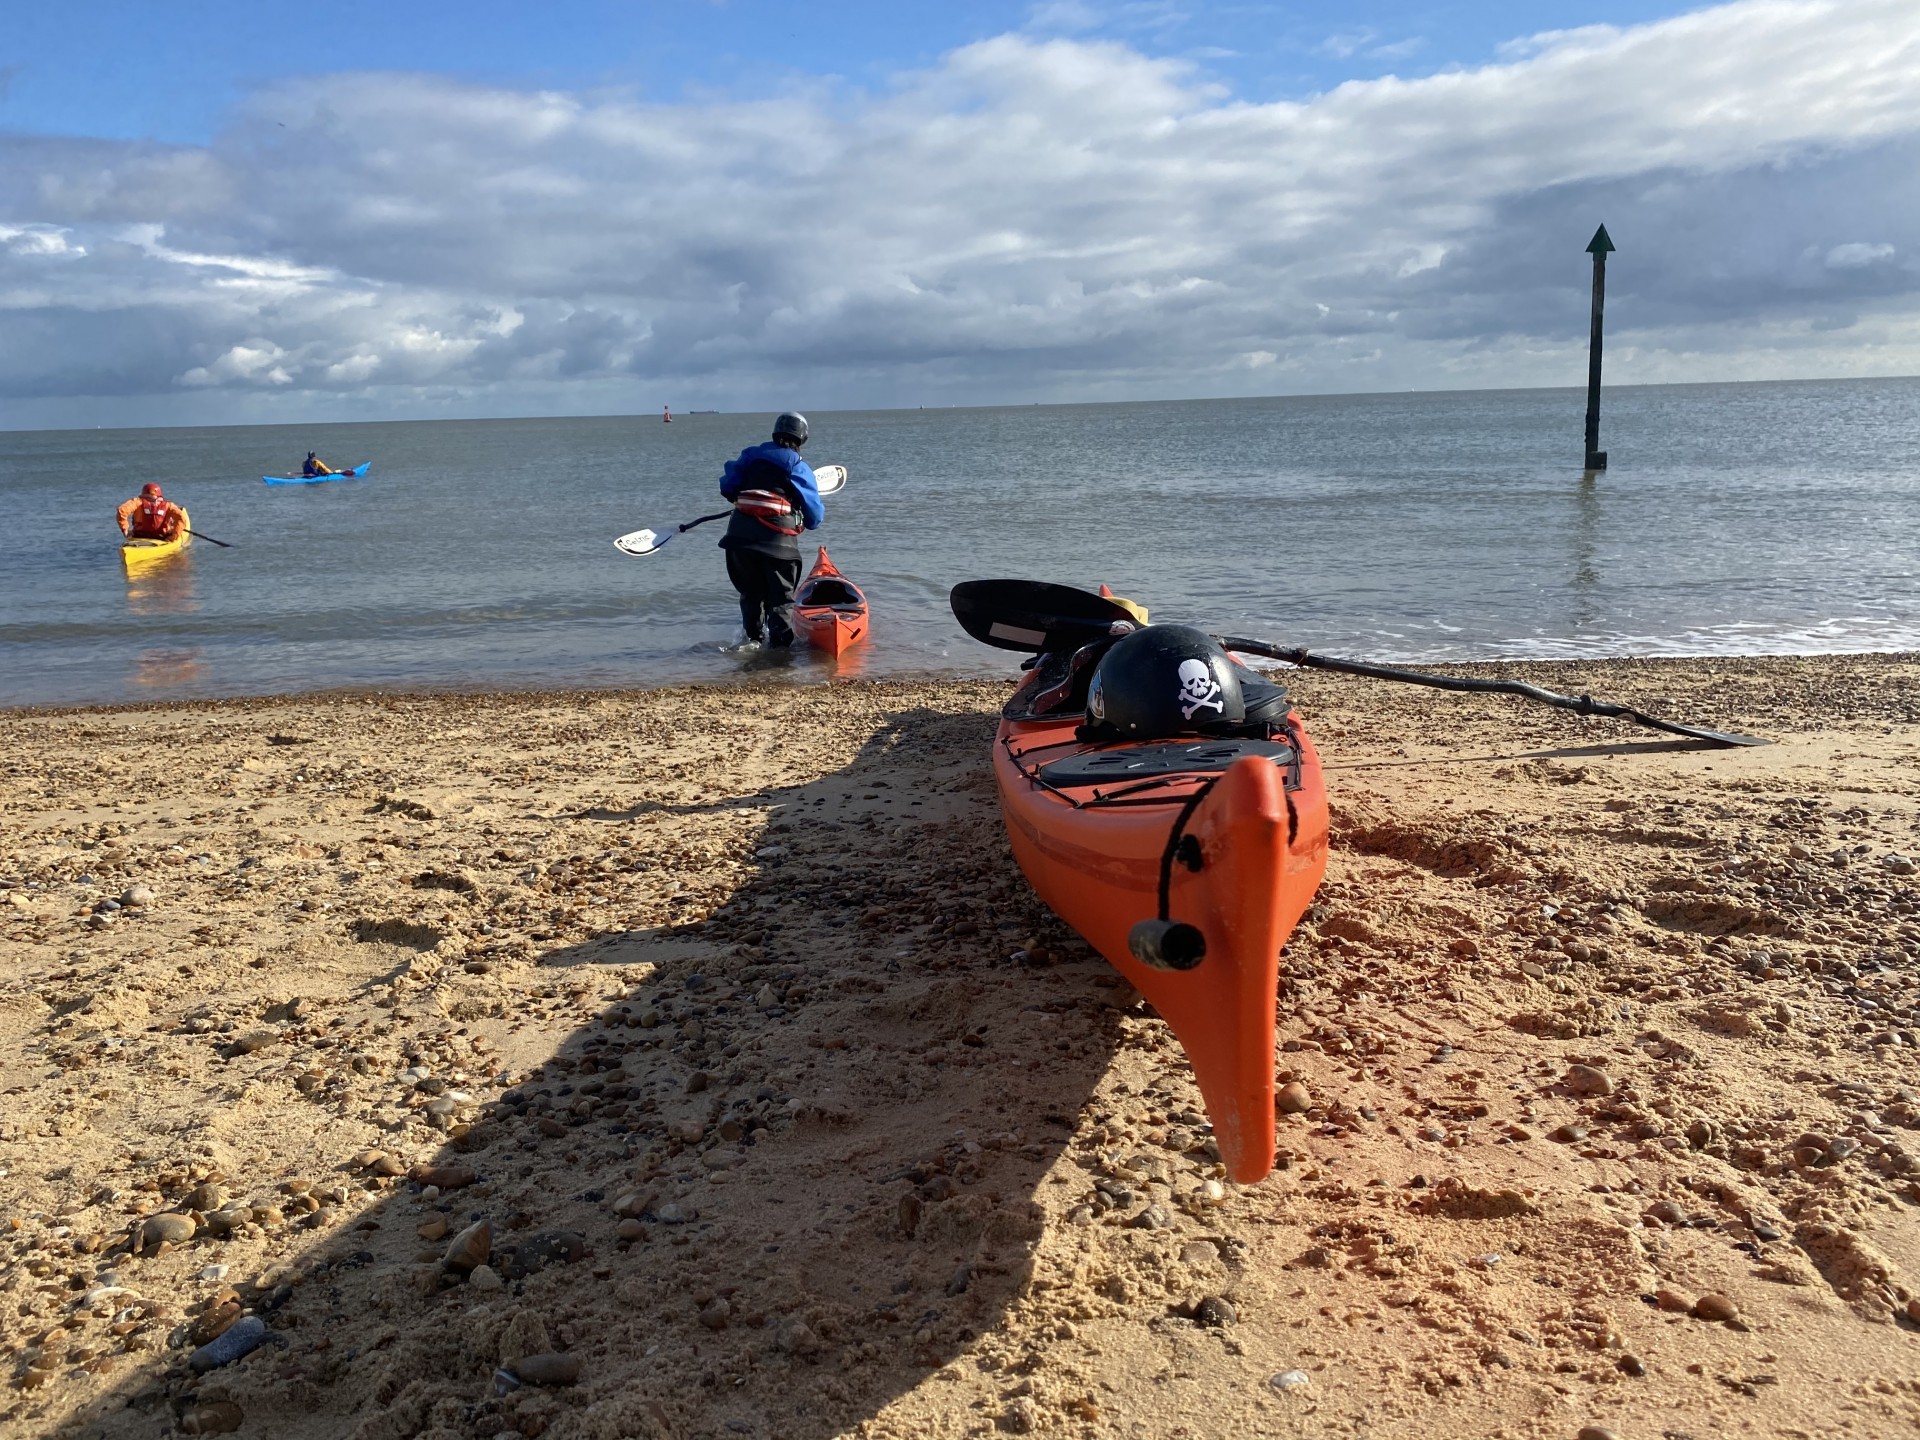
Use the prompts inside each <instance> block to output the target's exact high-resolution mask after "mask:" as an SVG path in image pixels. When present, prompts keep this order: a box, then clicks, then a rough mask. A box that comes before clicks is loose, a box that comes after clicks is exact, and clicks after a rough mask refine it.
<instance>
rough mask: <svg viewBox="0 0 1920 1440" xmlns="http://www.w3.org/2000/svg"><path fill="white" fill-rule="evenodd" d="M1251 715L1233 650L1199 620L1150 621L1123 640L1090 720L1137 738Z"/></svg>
mask: <svg viewBox="0 0 1920 1440" xmlns="http://www.w3.org/2000/svg"><path fill="white" fill-rule="evenodd" d="M1246 715H1247V709H1246V702H1245V700H1244V699H1243V698H1242V696H1241V693H1240V679H1239V676H1238V675H1237V674H1236V673H1235V669H1234V664H1233V662H1232V661H1231V660H1229V659H1228V658H1227V652H1226V651H1224V650H1222V649H1221V648H1220V647H1219V646H1218V645H1217V644H1215V643H1214V641H1213V639H1212V637H1211V636H1209V635H1208V634H1207V633H1206V632H1205V631H1204V630H1196V629H1194V628H1193V626H1191V625H1148V626H1146V627H1144V628H1143V629H1140V630H1136V631H1134V632H1133V633H1132V634H1131V635H1127V636H1123V637H1122V638H1121V639H1119V640H1116V641H1115V642H1114V643H1113V646H1112V648H1111V649H1109V650H1108V651H1107V653H1106V654H1105V655H1103V656H1102V657H1101V659H1100V664H1099V667H1098V668H1097V669H1096V670H1095V671H1094V673H1093V683H1092V686H1091V688H1090V689H1089V691H1088V695H1087V718H1088V720H1089V721H1090V722H1092V723H1093V724H1094V725H1096V726H1098V727H1100V728H1102V729H1105V730H1110V731H1112V732H1113V733H1114V734H1115V735H1116V736H1120V737H1124V738H1126V739H1130V740H1150V739H1155V738H1157V737H1160V736H1169V735H1179V734H1183V733H1185V734H1191V733H1193V732H1194V731H1197V730H1201V729H1211V728H1213V727H1215V726H1218V725H1238V724H1240V723H1241V722H1242V721H1244V720H1245V719H1246Z"/></svg>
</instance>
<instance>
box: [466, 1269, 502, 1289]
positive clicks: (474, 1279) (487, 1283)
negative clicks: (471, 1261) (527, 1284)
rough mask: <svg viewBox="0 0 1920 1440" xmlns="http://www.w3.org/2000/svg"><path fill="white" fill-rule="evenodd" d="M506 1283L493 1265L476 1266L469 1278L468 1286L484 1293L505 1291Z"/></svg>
mask: <svg viewBox="0 0 1920 1440" xmlns="http://www.w3.org/2000/svg"><path fill="white" fill-rule="evenodd" d="M506 1283H507V1282H506V1281H504V1280H502V1279H501V1278H500V1272H499V1271H498V1270H496V1269H494V1268H493V1267H492V1266H491V1265H476V1266H474V1267H473V1271H472V1273H471V1274H469V1275H468V1276H467V1284H469V1285H471V1286H472V1287H473V1288H474V1289H475V1290H478V1291H481V1292H482V1293H485V1292H486V1291H489V1290H500V1289H503V1288H505V1286H506Z"/></svg>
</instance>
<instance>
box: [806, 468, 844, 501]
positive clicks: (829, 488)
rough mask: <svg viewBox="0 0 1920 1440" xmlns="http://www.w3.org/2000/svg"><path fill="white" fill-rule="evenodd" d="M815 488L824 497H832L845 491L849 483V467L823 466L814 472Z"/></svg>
mask: <svg viewBox="0 0 1920 1440" xmlns="http://www.w3.org/2000/svg"><path fill="white" fill-rule="evenodd" d="M813 483H814V487H815V488H816V489H818V490H819V492H820V493H821V494H822V495H831V494H833V493H834V491H836V490H840V489H844V488H845V487H846V483H847V467H846V466H844V465H821V466H819V467H818V468H816V469H815V470H814V472H813Z"/></svg>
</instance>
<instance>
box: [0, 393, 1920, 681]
mask: <svg viewBox="0 0 1920 1440" xmlns="http://www.w3.org/2000/svg"><path fill="white" fill-rule="evenodd" d="M1583 409H1584V394H1583V393H1581V392H1577V391H1572V390H1529V391H1499V392H1478V393H1444V394H1420V395H1404V396H1401V395H1387V396H1360V397H1334V398H1298V399H1270V400H1231V401H1190V402H1169V403H1162V404H1127V405H1082V406H1030V407H1024V408H1013V407H1009V408H1001V409H974V410H911V411H870V412H858V413H839V414H826V413H818V414H815V415H813V416H812V417H810V418H811V419H812V421H813V426H814V439H813V442H812V443H811V444H810V445H809V446H808V447H807V449H808V457H809V458H810V459H812V460H814V461H815V462H816V463H822V462H826V461H838V462H840V463H842V464H845V465H847V466H848V467H849V468H850V469H851V472H852V480H851V482H850V483H849V485H848V487H847V489H846V490H845V491H843V492H842V493H841V494H840V495H839V496H837V497H834V498H833V499H832V500H830V501H829V502H828V515H827V525H826V528H825V529H824V530H823V531H822V532H820V536H819V538H820V539H822V540H824V541H825V542H826V543H827V544H828V545H829V546H830V548H831V553H832V554H833V557H834V559H835V560H836V561H837V562H838V563H839V564H840V566H841V568H842V569H843V570H845V571H846V572H847V573H848V574H849V575H850V576H852V577H853V578H854V579H856V580H857V581H859V582H860V583H862V584H863V585H864V586H865V587H866V588H867V591H868V593H869V595H870V597H871V599H872V601H873V605H874V616H875V619H874V625H873V638H872V643H871V644H870V645H869V646H867V647H865V653H864V654H861V653H859V652H856V654H855V656H854V657H853V658H852V659H851V660H843V661H842V662H840V668H839V671H838V672H837V673H843V674H844V673H850V672H857V673H863V674H889V673H892V674H900V673H928V672H950V673H951V672H960V673H1009V672H1010V670H1011V665H1012V657H1008V656H1005V655H1004V654H1003V653H1002V652H995V651H991V650H987V649H985V648H983V647H980V646H978V645H976V644H974V642H972V641H970V640H968V639H967V638H966V636H965V635H964V634H962V633H961V631H960V630H959V628H958V626H957V625H955V623H954V622H953V620H952V617H951V616H950V614H949V613H948V611H947V607H946V594H947V590H948V588H949V587H950V586H952V585H953V584H954V583H955V582H956V581H959V580H964V579H972V578H978V577H982V576H1027V577H1032V578H1036V579H1051V580H1059V581H1064V582H1068V583H1075V584H1081V585H1085V586H1087V587H1089V588H1091V587H1092V586H1093V585H1095V584H1096V583H1098V582H1099V581H1102V580H1105V581H1107V582H1109V583H1111V584H1112V585H1114V586H1115V587H1116V589H1118V590H1119V591H1120V592H1121V593H1122V594H1127V595H1132V596H1134V597H1136V598H1139V599H1141V600H1143V601H1145V602H1147V603H1149V604H1151V605H1152V606H1153V608H1154V612H1155V614H1156V616H1157V617H1159V618H1162V619H1181V620H1190V621H1193V622H1195V623H1199V624H1203V625H1206V626H1208V627H1210V628H1214V629H1219V630H1231V631H1234V632H1239V633H1251V634H1255V635H1260V636H1265V637H1269V638H1272V639H1275V640H1279V641H1283V642H1286V643H1290V644H1305V645H1309V646H1313V647H1316V648H1320V649H1325V650H1327V651H1329V652H1331V653H1336V654H1339V653H1345V654H1353V655H1359V656H1363V657H1368V658H1376V659H1386V660H1443V659H1497V658H1517V657H1584V656H1608V655H1654V654H1660V655H1673V654H1729V653H1736V654H1784V653H1806V652H1821V651H1855V650H1901V649H1916V648H1920V380H1866V381H1825V382H1808V383H1790V384H1757V385H1699V386H1674V387H1652V388H1635V389H1619V390H1613V391H1610V392H1609V394H1608V396H1607V401H1606V411H1605V428H1604V433H1603V441H1604V443H1605V444H1606V446H1607V448H1608V449H1609V450H1610V451H1611V453H1612V458H1613V468H1612V469H1611V470H1610V471H1608V472H1606V473H1605V474H1603V475H1601V476H1599V477H1597V478H1591V479H1583V478H1582V476H1581V474H1580V472H1579V470H1578V469H1577V468H1576V466H1577V464H1578V457H1579V454H1580V445H1579V442H1580V427H1581V416H1582V412H1583ZM769 419H770V417H769V416H763V415H757V414H756V415H744V416H743V415H689V416H682V417H679V418H677V419H676V421H675V423H673V424H672V425H663V424H661V423H660V420H659V418H658V417H657V416H643V417H637V418H611V419H572V420H502V421H463V422H422V423H401V424H378V425H316V426H309V427H305V428H292V427H266V426H252V427H237V428H223V429H176V430H144V431H132V430H90V431H41V432H16V433H10V434H0V503H4V507H5V510H4V513H5V515H6V521H7V532H8V541H7V545H6V547H5V551H4V558H0V704H10V705H21V704H44V703H75V702H93V701H103V702H112V701H124V700H130V699H158V698H174V697H181V696H202V695H232V694H263V693H277V692H286V691H298V690H311V689H325V688H334V687H341V686H356V687H362V686H363V687H374V688H441V687H466V686H539V685H576V684H578V685H630V684H651V683H665V682H670V681H684V680H697V679H722V678H726V677H730V676H739V675H742V674H748V673H761V672H762V671H763V670H764V669H765V668H766V667H767V666H768V665H769V663H771V664H772V665H773V666H774V668H777V669H781V670H785V671H788V672H790V673H791V674H793V675H794V676H795V677H796V678H803V679H817V678H823V677H825V676H828V675H831V674H833V673H836V672H835V671H834V670H833V669H832V668H831V666H830V664H829V663H827V662H822V661H816V660H813V659H812V658H811V657H807V656H804V655H802V656H797V657H793V658H791V659H790V660H789V659H785V658H782V659H779V660H774V661H771V662H770V661H769V659H768V657H761V658H760V659H758V660H752V659H746V658H743V657H741V656H738V655H735V654H732V653H729V652H728V651H727V650H726V649H725V648H723V647H725V646H727V645H729V644H730V643H731V641H732V639H733V637H734V635H735V634H736V632H737V630H738V615H737V612H736V610H735V606H734V600H733V593H732V591H731V589H730V588H729V587H728V584H727V581H726V575H725V571H724V568H723V564H722V556H721V552H720V551H719V550H718V549H717V548H715V545H714V541H715V540H717V539H718V538H719V537H718V534H717V531H718V530H719V528H720V527H719V526H718V525H714V526H710V527H708V528H707V529H704V530H698V531H694V532H693V533H691V534H689V535H686V536H683V537H681V538H680V539H679V540H677V541H675V542H674V543H673V544H672V545H670V546H669V547H668V548H667V549H666V550H665V551H663V552H662V553H661V554H659V555H656V556H654V557H652V558H650V559H645V560H639V559H630V558H627V557H625V556H623V555H621V554H620V553H619V552H618V551H616V550H615V549H614V548H613V546H612V544H611V543H610V542H611V541H612V539H613V537H614V536H616V535H619V534H621V533H623V532H625V531H628V530H631V529H635V528H637V527H639V526H642V525H653V526H656V527H660V526H664V525H667V524H671V523H673V522H676V521H680V520H685V519H692V518H693V517H695V516H697V515H701V514H704V513H707V512H709V511H711V510H714V509H716V508H719V507H718V504H717V497H716V494H715V489H714V487H715V484H716V482H717V479H718V475H719V467H720V463H721V462H722V461H723V460H724V459H726V458H727V457H729V456H731V455H732V454H734V453H735V452H736V451H737V450H738V449H739V448H740V447H741V446H743V445H746V444H750V443H753V442H755V441H757V440H759V439H761V438H762V437H763V436H764V434H765V430H766V427H767V423H768V421H769ZM308 449H318V450H319V451H320V453H321V454H322V455H323V456H325V457H327V458H328V459H330V460H331V461H332V462H333V463H335V464H338V465H347V464H352V463H356V462H358V461H361V460H371V461H372V462H373V472H372V474H371V476H370V477H369V478H368V479H366V480H364V481H359V482H354V481H343V482H339V483H336V484H328V485H320V486H313V487H286V488H270V487H268V486H265V485H262V484H261V483H260V476H261V475H262V474H264V473H267V472H284V471H285V470H286V469H288V468H289V467H292V466H295V465H297V464H298V462H299V460H300V457H301V456H302V455H304V454H305V453H306V451H307V450H308ZM147 479H159V480H160V481H161V482H162V483H163V484H164V485H165V486H166V488H167V493H168V495H169V497H171V498H174V499H177V500H179V501H180V502H181V503H183V504H185V505H186V506H187V508H188V509H189V510H190V511H191V512H192V515H193V521H194V528H195V529H196V530H200V531H203V532H204V533H206V534H209V535H212V536H215V537H217V538H219V539H222V540H228V541H231V542H232V548H231V549H225V550H222V549H216V548H215V547H214V546H211V545H206V544H202V543H199V542H196V543H195V544H194V545H193V547H192V548H191V549H190V550H189V551H188V552H187V553H185V554H183V555H182V556H180V557H179V558H178V559H176V560H173V561H170V562H166V563H165V564H164V566H162V567H159V568H156V569H155V570H153V571H152V572H150V573H148V574H145V575H142V576H140V577H138V578H136V579H131V580H130V579H128V578H127V577H126V576H125V574H124V573H123V572H122V569H121V566H120V562H119V557H118V551H117V548H116V547H117V544H118V539H119V535H118V532H117V531H116V530H115V529H114V526H113V519H112V516H113V509H114V506H115V505H116V504H118V503H119V502H120V501H121V500H123V499H125V498H126V497H128V496H130V495H132V494H133V493H134V492H135V491H136V490H137V489H138V487H139V484H140V482H142V481H144V480H147ZM810 553H811V552H810V551H809V555H810Z"/></svg>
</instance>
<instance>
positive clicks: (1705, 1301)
mask: <svg viewBox="0 0 1920 1440" xmlns="http://www.w3.org/2000/svg"><path fill="white" fill-rule="evenodd" d="M1739 1314H1740V1307H1739V1306H1737V1305H1735V1304H1734V1303H1733V1301H1732V1300H1730V1299H1728V1298H1727V1297H1726V1296H1725V1295H1719V1294H1713V1295H1702V1296H1701V1297H1700V1298H1699V1299H1698V1300H1696V1301H1694V1302H1693V1317H1694V1319H1696V1320H1714V1321H1721V1322H1724V1321H1727V1320H1732V1319H1735V1318H1736V1317H1738V1315H1739Z"/></svg>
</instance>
